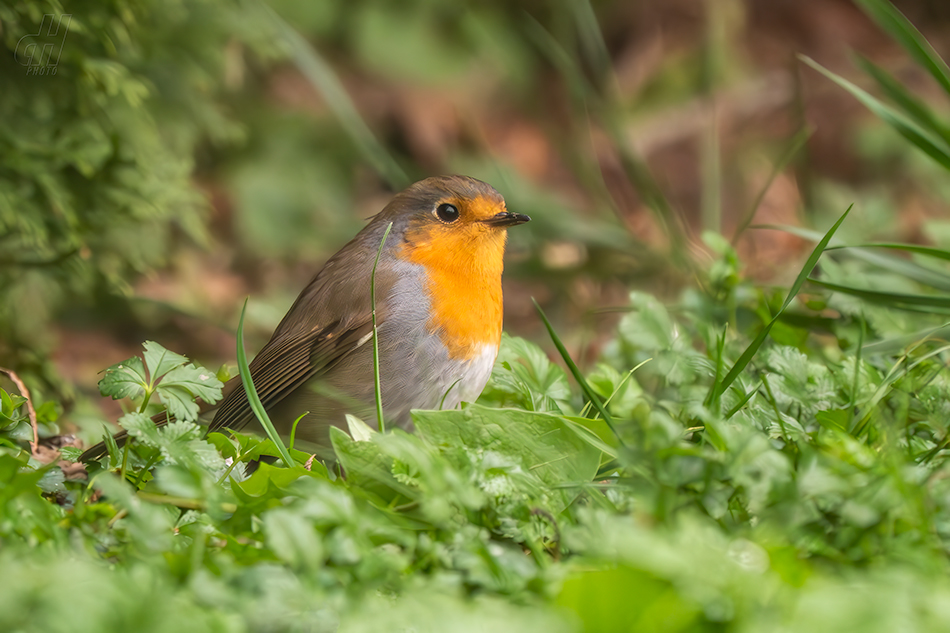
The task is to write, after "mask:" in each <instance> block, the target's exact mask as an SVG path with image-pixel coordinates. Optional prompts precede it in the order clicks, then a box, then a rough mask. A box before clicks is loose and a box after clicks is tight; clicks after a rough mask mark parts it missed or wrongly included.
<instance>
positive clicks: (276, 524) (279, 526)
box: [261, 508, 324, 570]
mask: <svg viewBox="0 0 950 633" xmlns="http://www.w3.org/2000/svg"><path fill="white" fill-rule="evenodd" d="M261 519H262V520H263V532H264V539H265V542H266V544H267V547H269V548H270V549H271V550H272V551H273V552H274V554H276V555H277V557H278V558H280V560H282V561H284V562H285V563H287V564H288V565H290V566H292V567H297V568H302V569H307V570H315V569H318V568H319V567H320V565H321V564H322V563H323V558H324V553H323V543H322V542H321V540H320V539H319V538H318V537H317V532H316V530H315V529H314V527H313V525H312V524H311V523H310V522H309V521H307V520H306V519H305V518H304V517H303V516H301V515H300V514H298V513H297V512H295V511H293V510H292V509H290V508H274V509H273V510H269V511H267V512H265V513H264V514H263V515H262V516H261Z"/></svg>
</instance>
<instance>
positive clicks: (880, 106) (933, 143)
mask: <svg viewBox="0 0 950 633" xmlns="http://www.w3.org/2000/svg"><path fill="white" fill-rule="evenodd" d="M799 58H800V59H801V60H802V61H803V62H805V63H806V64H808V65H809V66H811V67H812V68H814V69H815V70H817V71H818V72H820V73H821V74H823V75H824V76H825V77H827V78H828V79H831V80H832V81H833V82H835V83H836V84H838V85H839V86H841V87H842V88H844V89H845V90H847V91H848V92H850V93H851V95H852V96H854V97H855V98H856V99H857V100H858V101H860V102H861V103H863V104H864V106H865V107H866V108H867V109H868V110H870V111H871V112H873V113H874V114H875V115H876V116H877V117H878V118H880V119H881V120H883V121H884V122H885V123H887V124H888V125H890V126H891V127H893V128H894V129H895V130H897V132H898V133H899V134H900V135H901V136H903V137H904V138H906V139H907V140H908V141H910V142H911V143H913V144H914V145H916V146H917V147H918V148H919V149H920V150H921V151H923V152H924V153H926V154H927V155H928V156H930V157H931V158H933V159H934V160H936V161H937V162H938V163H940V165H941V166H942V167H943V168H944V169H948V170H950V146H948V145H947V143H946V142H945V141H944V140H943V139H942V138H940V137H937V136H934V135H933V134H931V133H930V132H928V131H926V130H924V129H923V128H921V127H920V126H919V125H917V124H916V123H915V122H914V121H912V120H911V119H909V118H908V117H907V116H905V115H904V114H902V113H900V112H898V111H897V110H895V109H894V108H892V107H891V106H889V105H887V104H885V103H883V102H882V101H880V100H879V99H877V98H876V97H874V96H872V95H871V94H870V93H868V92H866V91H865V90H863V89H861V88H859V87H858V86H856V85H855V84H853V83H851V82H850V81H848V80H847V79H845V78H844V77H841V76H839V75H837V74H835V73H833V72H831V71H830V70H828V69H827V68H825V67H824V66H822V65H821V64H819V63H818V62H816V61H814V60H813V59H810V58H809V57H805V56H804V55H800V56H799Z"/></svg>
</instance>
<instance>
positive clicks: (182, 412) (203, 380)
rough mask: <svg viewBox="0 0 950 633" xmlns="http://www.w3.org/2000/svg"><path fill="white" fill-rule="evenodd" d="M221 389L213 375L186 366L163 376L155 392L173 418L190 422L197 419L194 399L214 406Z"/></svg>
mask: <svg viewBox="0 0 950 633" xmlns="http://www.w3.org/2000/svg"><path fill="white" fill-rule="evenodd" d="M186 360H187V359H186ZM222 387H224V385H223V384H221V382H220V381H219V380H218V379H217V377H216V376H215V375H214V374H213V373H211V372H210V371H208V370H207V369H205V368H204V367H195V366H194V365H192V364H188V365H184V366H178V367H176V368H175V369H172V370H170V371H169V372H168V373H167V374H165V375H164V377H163V378H162V380H161V382H160V383H158V387H157V391H158V395H159V396H160V397H161V398H162V401H163V402H164V403H165V406H167V407H168V411H169V413H171V415H172V416H173V417H175V418H178V419H179V420H185V421H188V422H191V421H194V420H195V419H197V417H198V412H199V407H198V405H197V404H196V403H195V401H194V399H195V398H196V397H197V398H201V399H202V400H204V401H205V402H207V403H208V404H214V403H215V402H217V401H218V400H220V399H221V389H222Z"/></svg>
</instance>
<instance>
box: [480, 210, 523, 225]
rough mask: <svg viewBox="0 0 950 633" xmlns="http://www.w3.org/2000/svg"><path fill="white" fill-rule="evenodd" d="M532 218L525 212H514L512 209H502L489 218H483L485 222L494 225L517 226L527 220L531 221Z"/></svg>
mask: <svg viewBox="0 0 950 633" xmlns="http://www.w3.org/2000/svg"><path fill="white" fill-rule="evenodd" d="M530 221H531V218H529V217H528V216H526V215H525V214H524V213H512V212H511V211H502V212H501V213H499V214H497V215H493V216H492V217H490V218H488V219H487V220H482V223H483V224H487V225H488V226H494V227H502V226H504V227H508V226H516V225H518V224H524V223H525V222H530Z"/></svg>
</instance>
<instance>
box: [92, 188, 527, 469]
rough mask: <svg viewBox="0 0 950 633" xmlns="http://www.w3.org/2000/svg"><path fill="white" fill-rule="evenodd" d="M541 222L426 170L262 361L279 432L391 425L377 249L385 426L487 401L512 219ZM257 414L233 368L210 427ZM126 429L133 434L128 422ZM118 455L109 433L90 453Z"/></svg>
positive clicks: (260, 382)
mask: <svg viewBox="0 0 950 633" xmlns="http://www.w3.org/2000/svg"><path fill="white" fill-rule="evenodd" d="M530 219H531V218H530V217H528V216H527V215H524V214H522V213H513V212H511V211H508V209H507V207H506V205H505V200H504V198H503V197H502V195H501V194H500V193H498V191H496V190H495V189H494V188H493V187H492V186H491V185H489V184H487V183H485V182H482V181H480V180H476V179H475V178H471V177H468V176H460V175H450V176H435V177H431V178H426V179H425V180H421V181H419V182H417V183H415V184H413V185H411V186H409V187H408V188H407V189H405V190H404V191H402V192H400V193H398V194H397V195H396V196H394V197H393V198H392V200H391V201H390V202H389V204H387V205H386V206H385V207H384V208H383V210H382V211H380V212H379V213H378V214H377V215H375V216H373V217H372V218H371V219H370V221H369V222H368V224H367V225H366V226H365V227H364V228H363V229H362V230H361V231H360V232H359V233H358V234H357V235H356V236H355V237H354V238H353V239H352V240H351V241H350V242H349V243H347V244H346V245H345V246H344V247H343V248H342V249H340V250H339V251H338V252H337V253H336V254H335V255H333V256H332V257H331V258H330V259H329V260H328V261H327V262H326V263H325V264H324V266H323V268H321V269H320V271H319V272H317V274H316V275H315V276H314V277H313V278H312V280H311V281H310V282H309V283H308V284H307V286H306V287H305V288H304V289H303V290H302V291H301V293H300V295H299V296H298V297H297V299H296V301H295V302H294V304H293V305H292V306H291V308H290V310H289V311H288V312H287V314H286V315H285V316H284V318H283V319H282V320H281V321H280V323H279V325H278V326H277V328H276V330H275V331H274V333H273V335H272V336H271V338H270V340H269V341H268V342H267V343H266V344H265V345H264V347H263V348H261V350H260V351H259V353H258V354H257V356H255V357H254V359H253V360H252V361H251V363H250V365H249V369H250V373H251V377H252V379H253V382H254V386H255V387H256V389H257V392H258V395H259V397H260V399H261V402H262V403H263V405H264V408H265V410H266V411H267V412H268V415H269V417H270V418H271V420H272V421H273V423H274V426H275V428H276V429H277V431H278V433H280V434H281V435H283V436H288V435H290V432H291V428H292V426H293V425H294V422H295V420H297V419H298V418H299V417H300V416H301V415H302V414H306V415H304V416H303V418H301V419H300V421H299V422H298V423H297V427H296V430H295V432H294V434H295V438H297V439H298V440H303V441H304V442H305V443H307V444H309V445H312V446H316V447H327V446H329V429H330V428H331V427H333V426H337V427H341V428H346V421H345V415H346V414H348V413H349V414H352V415H355V416H357V417H359V418H361V419H363V420H365V421H367V423H369V424H373V423H375V424H378V423H379V421H378V420H377V419H376V417H377V414H376V407H375V373H374V361H373V344H372V341H371V339H372V336H373V317H372V313H373V305H372V301H371V289H370V286H371V283H372V282H373V267H374V264H375V263H376V257H377V253H378V254H379V261H378V264H377V265H376V272H375V297H376V306H375V307H376V323H377V341H378V348H379V376H380V387H381V401H382V409H383V417H384V420H385V422H386V425H387V426H396V427H399V428H402V429H405V430H407V431H412V430H413V426H412V418H411V415H410V412H411V411H412V410H413V409H436V408H443V409H446V408H447V409H452V408H456V407H458V406H459V405H460V403H461V402H471V401H474V400H475V399H476V398H477V397H478V396H479V394H480V393H481V391H482V390H483V389H484V387H485V385H486V383H487V382H488V379H489V376H490V375H491V371H492V367H493V365H494V362H495V358H496V356H497V355H498V350H499V346H500V343H501V333H502V319H503V306H502V287H501V277H502V271H503V268H504V253H505V245H506V240H507V229H508V228H510V227H513V226H516V225H519V224H524V223H525V222H528V221H530ZM390 224H391V229H389V231H390V232H389V234H388V236H387V237H386V239H385V241H383V237H384V234H385V233H386V231H387V228H388V227H390ZM380 244H382V248H380ZM154 420H155V422H156V424H163V423H167V421H168V420H169V418H168V417H167V415H166V414H159V415H158V416H156V417H155V418H154ZM255 424H258V425H259V423H258V422H257V418H256V416H255V414H254V412H253V411H252V409H251V406H250V404H249V402H248V398H247V395H246V392H245V390H244V388H243V385H242V384H241V381H240V377H235V378H232V379H231V380H229V381H228V382H227V383H226V384H225V387H224V389H223V397H222V399H221V401H220V403H219V404H218V406H217V407H216V409H215V411H214V414H213V417H212V418H211V422H210V424H209V427H208V431H209V432H211V431H217V430H222V429H230V430H234V431H240V430H242V429H244V428H245V427H247V426H248V425H252V426H253V425H255ZM259 428H260V427H259V426H258V429H259ZM116 439H117V440H120V441H122V440H124V439H125V434H124V432H120V433H119V434H117V435H116ZM106 454H107V448H106V446H105V444H104V443H100V444H98V445H96V446H93V447H92V448H90V449H89V450H87V451H86V452H85V453H83V455H82V456H81V457H80V460H81V461H83V462H89V461H94V460H97V459H99V458H101V457H103V456H104V455H106Z"/></svg>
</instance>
